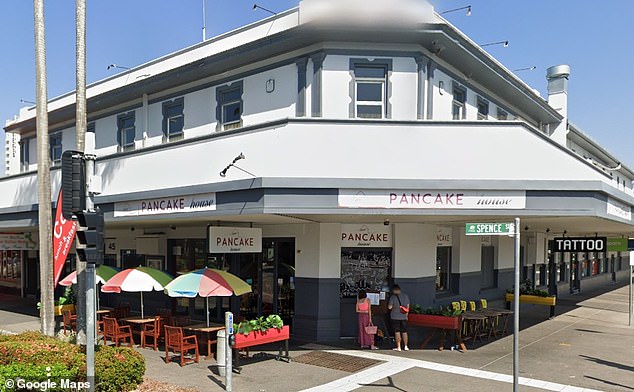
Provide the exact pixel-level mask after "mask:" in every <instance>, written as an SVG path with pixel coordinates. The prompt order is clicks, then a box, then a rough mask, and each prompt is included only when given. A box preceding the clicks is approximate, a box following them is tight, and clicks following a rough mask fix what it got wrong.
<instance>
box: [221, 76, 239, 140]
mask: <svg viewBox="0 0 634 392" xmlns="http://www.w3.org/2000/svg"><path fill="white" fill-rule="evenodd" d="M234 90H239V91H240V99H239V100H237V101H230V102H223V96H224V94H226V93H229V92H231V91H234ZM243 96H244V83H243V81H242V80H239V81H236V82H233V83H230V84H226V85H224V86H219V87H216V124H217V125H216V130H218V131H224V130H229V129H236V128H242V124H243V116H244V99H243ZM236 102H239V103H240V120H239V121H234V122H230V123H224V119H223V114H222V112H223V107H224V105H228V104H232V103H236ZM227 126H229V127H227Z"/></svg>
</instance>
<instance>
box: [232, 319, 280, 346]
mask: <svg viewBox="0 0 634 392" xmlns="http://www.w3.org/2000/svg"><path fill="white" fill-rule="evenodd" d="M233 329H234V330H235V331H236V334H235V344H234V346H233V347H234V348H235V349H241V348H245V347H250V346H258V345H260V344H266V343H272V342H278V341H281V340H288V339H289V338H290V330H289V328H288V325H284V322H283V321H282V318H281V317H280V316H278V315H277V314H272V315H269V316H266V317H264V316H261V317H258V318H256V319H253V320H245V321H242V322H241V323H240V324H237V325H236V324H234V326H233Z"/></svg>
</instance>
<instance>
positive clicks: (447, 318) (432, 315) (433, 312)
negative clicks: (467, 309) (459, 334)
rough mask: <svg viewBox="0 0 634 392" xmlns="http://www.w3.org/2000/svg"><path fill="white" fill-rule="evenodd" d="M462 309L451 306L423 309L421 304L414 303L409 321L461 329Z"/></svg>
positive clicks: (418, 324)
mask: <svg viewBox="0 0 634 392" xmlns="http://www.w3.org/2000/svg"><path fill="white" fill-rule="evenodd" d="M461 314H462V311H460V310H455V309H452V308H451V307H440V308H437V309H433V308H427V309H425V310H423V309H422V308H421V306H420V305H414V307H413V308H412V311H410V313H409V317H408V323H409V324H411V325H416V326H419V327H427V328H438V329H449V330H459V329H460V324H461V319H462V318H461V317H460V315H461Z"/></svg>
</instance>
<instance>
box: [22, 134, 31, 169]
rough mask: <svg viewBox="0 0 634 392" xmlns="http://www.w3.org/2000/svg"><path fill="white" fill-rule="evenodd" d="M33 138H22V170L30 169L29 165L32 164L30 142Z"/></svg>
mask: <svg viewBox="0 0 634 392" xmlns="http://www.w3.org/2000/svg"><path fill="white" fill-rule="evenodd" d="M32 139H33V138H31V137H29V138H24V139H22V140H20V172H27V171H29V167H30V166H31V157H30V151H29V148H30V144H31V140H32Z"/></svg>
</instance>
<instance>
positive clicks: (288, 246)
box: [210, 238, 295, 330]
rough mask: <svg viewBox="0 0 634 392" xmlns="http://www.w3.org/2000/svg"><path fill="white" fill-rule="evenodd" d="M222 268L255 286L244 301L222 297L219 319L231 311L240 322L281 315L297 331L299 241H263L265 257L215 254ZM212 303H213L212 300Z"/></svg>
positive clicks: (252, 254) (218, 309)
mask: <svg viewBox="0 0 634 392" xmlns="http://www.w3.org/2000/svg"><path fill="white" fill-rule="evenodd" d="M212 258H213V259H215V260H216V263H217V265H218V268H220V269H224V270H226V271H229V272H231V273H232V274H235V275H236V276H238V277H240V278H241V279H242V280H244V281H245V282H247V283H248V284H250V285H251V288H252V291H251V293H249V294H245V295H243V296H241V297H240V298H235V297H232V298H231V299H229V298H218V299H217V300H216V301H214V302H217V304H216V309H217V318H218V321H222V319H223V317H224V312H225V311H228V310H231V312H233V313H234V314H235V315H236V320H241V319H253V318H255V317H258V316H268V315H270V314H278V315H280V317H282V320H284V324H285V325H290V327H291V330H292V328H293V318H294V316H295V239H294V238H263V239H262V254H255V253H244V254H237V253H236V254H225V255H213V256H212ZM210 303H211V301H210Z"/></svg>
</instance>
